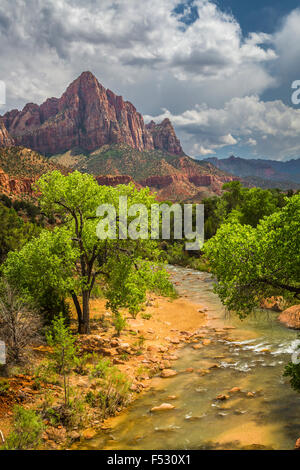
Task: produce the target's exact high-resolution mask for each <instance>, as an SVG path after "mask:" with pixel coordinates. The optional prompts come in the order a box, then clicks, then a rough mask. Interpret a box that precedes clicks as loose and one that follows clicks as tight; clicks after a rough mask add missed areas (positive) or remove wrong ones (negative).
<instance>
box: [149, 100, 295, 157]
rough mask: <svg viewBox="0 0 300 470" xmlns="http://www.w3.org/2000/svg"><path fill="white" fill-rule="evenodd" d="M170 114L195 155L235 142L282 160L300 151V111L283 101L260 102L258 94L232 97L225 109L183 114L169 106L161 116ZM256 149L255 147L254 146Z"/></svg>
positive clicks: (196, 109)
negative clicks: (173, 110)
mask: <svg viewBox="0 0 300 470" xmlns="http://www.w3.org/2000/svg"><path fill="white" fill-rule="evenodd" d="M166 117H168V118H169V119H171V120H172V122H173V123H174V124H175V125H176V127H177V128H178V129H180V130H181V132H182V134H183V135H184V140H185V141H189V142H190V145H191V150H192V152H193V153H194V155H207V154H212V153H215V152H216V151H217V150H218V149H221V148H223V147H226V146H232V145H235V146H236V147H237V151H238V148H239V146H243V147H249V148H251V147H252V149H251V151H252V152H253V151H254V152H255V153H256V154H258V155H260V156H265V157H270V158H275V159H282V158H285V157H293V156H299V154H300V133H299V129H300V110H298V109H293V108H291V107H289V106H287V105H285V104H284V103H283V102H282V101H281V100H277V101H267V102H264V101H261V100H260V99H259V97H258V96H247V97H243V98H232V99H231V100H230V101H228V102H227V103H226V104H225V106H224V107H223V108H219V109H217V108H210V107H208V106H207V105H197V106H195V107H194V108H193V109H190V110H187V111H185V112H183V113H182V114H177V115H175V114H172V113H170V111H168V110H167V109H165V110H163V113H162V114H160V115H159V116H155V117H153V116H147V117H146V119H147V120H148V119H157V120H161V119H164V118H166ZM254 148H255V149H254Z"/></svg>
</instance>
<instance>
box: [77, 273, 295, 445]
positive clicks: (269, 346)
mask: <svg viewBox="0 0 300 470" xmlns="http://www.w3.org/2000/svg"><path fill="white" fill-rule="evenodd" d="M169 270H170V272H171V275H172V279H173V281H174V282H175V283H176V288H177V290H178V292H179V294H180V295H181V296H185V297H186V298H187V299H188V300H191V301H193V302H195V303H197V304H200V305H204V306H205V307H206V308H207V309H208V310H207V312H206V315H207V319H208V320H207V323H206V325H205V326H204V327H203V328H200V329H201V331H202V332H203V333H204V334H205V338H208V339H211V344H210V345H208V346H205V347H203V348H202V349H199V350H195V349H193V347H192V344H188V345H186V346H185V347H183V348H182V349H180V350H179V351H178V356H179V359H178V360H177V361H176V362H175V363H174V364H173V367H174V368H175V369H176V370H177V371H178V372H181V373H179V374H178V375H177V376H175V377H172V378H169V379H160V378H157V379H154V382H153V387H152V388H151V390H150V391H149V392H147V393H146V394H144V395H142V396H141V397H140V398H138V399H137V400H136V401H135V402H134V403H133V404H132V405H131V406H130V407H129V408H128V410H126V411H125V412H124V413H122V414H121V415H120V416H118V417H117V418H114V419H112V421H111V428H110V429H108V430H106V431H103V432H102V433H101V434H99V435H97V436H96V437H95V438H94V439H93V440H91V441H87V442H85V443H83V444H81V446H80V448H81V449H114V450H120V449H124V450H125V449H137V450H138V449H153V450H156V449H187V450H188V449H293V447H294V445H295V441H296V439H297V438H299V437H300V394H297V393H296V392H294V391H293V390H292V389H291V388H290V386H289V383H288V379H286V378H284V377H283V369H284V366H285V365H286V364H287V363H288V362H289V361H290V359H291V354H292V352H293V351H294V349H295V347H296V343H297V337H298V335H297V332H296V331H293V330H289V329H287V328H285V327H283V326H282V325H280V324H279V322H278V321H277V316H278V313H276V312H270V311H260V312H257V313H256V315H252V316H251V317H249V318H247V319H246V320H243V321H241V320H239V319H238V318H236V317H235V316H230V317H229V316H228V314H227V315H226V313H225V311H224V308H223V306H222V304H221V302H220V300H219V298H218V297H217V296H216V295H215V294H214V293H213V282H212V279H211V276H210V274H208V273H202V272H199V271H194V270H192V269H187V268H179V267H174V266H170V267H169ZM231 327H232V329H231ZM212 364H217V365H218V368H211V369H209V368H210V367H211V365H212ZM191 367H192V368H194V369H195V372H192V373H187V372H183V371H185V369H186V368H191ZM199 369H201V370H202V369H205V370H209V373H207V374H204V375H202V374H199V372H197V370H199ZM233 387H239V388H240V389H241V391H240V392H236V393H229V390H231V389H232V388H233ZM249 392H251V393H252V394H253V395H254V396H248V393H249ZM219 394H225V395H227V396H228V397H230V398H228V399H226V400H224V401H222V400H216V397H217V396H218V395H219ZM171 395H172V396H176V399H174V400H172V401H170V398H169V397H170V396H171ZM162 403H172V404H173V405H174V406H175V409H173V410H169V411H163V412H156V413H151V412H150V409H151V408H152V407H153V406H156V405H160V404H162Z"/></svg>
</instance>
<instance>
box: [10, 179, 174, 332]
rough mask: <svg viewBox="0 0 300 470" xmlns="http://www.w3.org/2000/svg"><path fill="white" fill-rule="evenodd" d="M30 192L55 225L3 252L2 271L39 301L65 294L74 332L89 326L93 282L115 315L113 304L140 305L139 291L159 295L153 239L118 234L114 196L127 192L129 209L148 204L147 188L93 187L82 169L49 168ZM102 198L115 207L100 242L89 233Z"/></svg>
mask: <svg viewBox="0 0 300 470" xmlns="http://www.w3.org/2000/svg"><path fill="white" fill-rule="evenodd" d="M37 190H38V191H39V193H40V194H41V196H40V205H41V208H42V211H43V212H44V213H46V214H47V215H49V216H52V217H53V216H55V217H57V216H59V217H60V220H61V224H60V225H59V226H58V227H56V228H55V230H53V231H48V230H45V231H44V232H43V233H42V234H41V235H40V236H39V237H38V238H35V239H33V240H32V241H31V242H29V243H28V244H27V245H25V246H24V247H23V248H22V249H21V251H19V252H12V253H9V255H8V258H7V261H6V262H5V264H4V266H3V272H4V274H5V276H6V277H7V278H8V279H9V281H10V282H11V283H12V284H14V285H19V286H20V287H21V289H22V291H23V292H27V293H29V295H31V296H32V297H34V298H36V299H40V300H42V298H43V295H44V293H45V292H49V289H50V291H51V290H52V292H53V295H54V296H58V297H61V298H63V297H64V296H66V295H69V296H71V297H72V299H73V302H74V305H75V308H76V312H77V317H78V331H79V333H88V332H89V330H90V327H89V318H90V308H89V304H90V296H91V292H92V290H93V287H94V285H95V282H96V281H97V280H99V281H100V282H101V283H102V285H103V286H104V294H105V296H106V298H107V301H108V302H107V305H108V307H109V308H111V310H112V311H113V313H114V314H115V316H116V321H118V320H119V319H120V318H119V315H120V314H119V309H120V308H121V307H128V308H129V311H130V312H131V313H135V312H137V311H138V310H139V309H140V307H141V305H142V304H143V302H144V301H145V296H146V291H147V289H148V290H156V291H159V292H161V293H166V294H168V293H170V292H171V291H172V287H171V284H170V283H169V281H168V276H167V274H166V272H165V270H164V269H163V268H162V267H161V266H157V267H154V266H153V259H158V258H159V251H158V250H157V242H156V241H153V240H150V239H147V238H146V239H138V240H131V239H119V238H118V234H119V231H120V227H121V226H120V221H119V197H120V196H126V197H127V206H128V208H129V209H130V207H132V206H133V205H134V204H144V206H145V207H146V208H147V210H150V206H151V204H152V203H154V202H155V199H154V196H152V195H151V194H150V191H149V189H148V188H147V189H143V190H141V191H138V190H137V189H136V188H135V187H134V186H133V185H128V186H125V185H120V186H118V187H116V188H113V187H107V186H99V185H98V183H97V182H96V180H95V179H94V178H93V177H92V176H91V175H88V174H82V173H79V172H73V173H71V174H69V175H67V176H64V175H62V174H61V173H60V172H58V171H53V172H51V173H48V174H46V175H43V176H42V177H41V178H40V180H39V181H38V183H37ZM102 204H110V205H112V206H113V207H114V208H115V212H116V216H117V221H116V238H112V239H110V238H107V239H104V240H102V239H99V238H98V236H97V233H96V228H97V224H98V223H99V220H101V216H97V208H98V207H99V206H100V205H102ZM102 215H103V216H104V214H102ZM102 218H103V217H102ZM148 229H149V227H146V230H148ZM148 258H149V259H150V258H151V262H150V260H149V259H148Z"/></svg>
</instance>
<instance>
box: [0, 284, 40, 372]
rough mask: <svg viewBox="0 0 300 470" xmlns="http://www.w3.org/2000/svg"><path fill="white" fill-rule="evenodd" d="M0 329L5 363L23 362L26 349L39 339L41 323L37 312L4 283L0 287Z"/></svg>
mask: <svg viewBox="0 0 300 470" xmlns="http://www.w3.org/2000/svg"><path fill="white" fill-rule="evenodd" d="M0 327H1V338H2V339H3V340H4V341H5V343H6V348H7V362H8V363H20V362H23V361H24V358H25V355H26V347H27V346H28V345H29V344H30V343H31V342H32V341H34V340H35V341H36V340H38V339H39V338H40V335H39V331H40V328H41V321H40V317H39V315H38V314H37V312H35V310H34V309H32V307H31V306H30V305H28V304H27V303H26V302H24V300H22V299H21V298H20V296H19V294H18V292H17V291H16V290H15V289H13V288H12V287H10V285H9V284H8V283H6V282H3V283H2V285H1V286H0Z"/></svg>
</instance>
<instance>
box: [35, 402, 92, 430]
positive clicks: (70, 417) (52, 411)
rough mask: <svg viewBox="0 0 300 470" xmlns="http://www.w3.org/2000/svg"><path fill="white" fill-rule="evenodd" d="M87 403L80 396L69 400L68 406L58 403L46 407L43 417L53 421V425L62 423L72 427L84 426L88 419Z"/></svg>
mask: <svg viewBox="0 0 300 470" xmlns="http://www.w3.org/2000/svg"><path fill="white" fill-rule="evenodd" d="M86 416H87V415H86V405H85V403H84V401H83V400H81V399H80V398H77V397H75V398H73V399H72V400H69V404H68V406H67V407H66V406H64V405H57V406H50V407H48V408H47V407H46V406H45V407H44V409H43V417H44V418H45V419H47V420H49V422H50V423H51V425H52V426H58V425H62V426H64V427H66V428H69V429H72V428H74V427H76V426H77V427H78V426H82V425H83V423H84V421H85V420H86Z"/></svg>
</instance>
